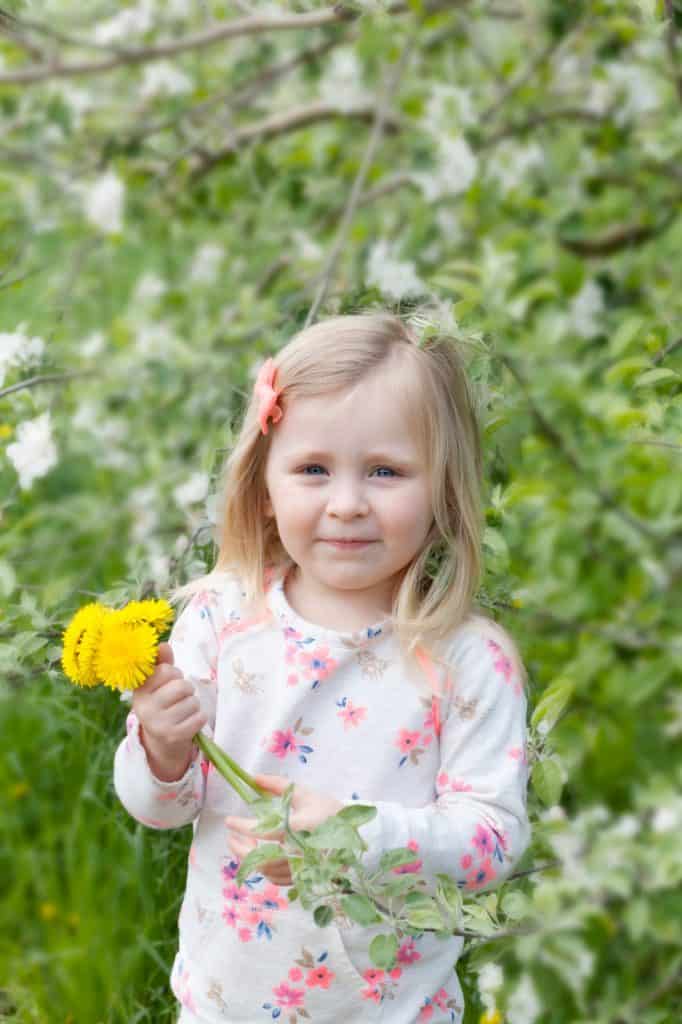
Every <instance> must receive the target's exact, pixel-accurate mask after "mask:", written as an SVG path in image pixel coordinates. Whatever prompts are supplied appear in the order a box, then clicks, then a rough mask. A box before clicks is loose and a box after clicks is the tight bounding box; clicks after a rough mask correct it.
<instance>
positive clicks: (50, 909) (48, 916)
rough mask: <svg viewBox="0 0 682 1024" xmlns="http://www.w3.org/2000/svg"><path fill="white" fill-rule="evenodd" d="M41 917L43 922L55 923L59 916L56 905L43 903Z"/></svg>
mask: <svg viewBox="0 0 682 1024" xmlns="http://www.w3.org/2000/svg"><path fill="white" fill-rule="evenodd" d="M40 916H41V917H42V919H43V921H54V919H55V917H56V916H57V908H56V906H55V905H54V903H41V904H40Z"/></svg>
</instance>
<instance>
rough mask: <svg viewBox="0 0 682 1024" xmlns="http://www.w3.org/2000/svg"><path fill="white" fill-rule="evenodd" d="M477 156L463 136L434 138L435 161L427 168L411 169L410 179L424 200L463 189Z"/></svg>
mask: <svg viewBox="0 0 682 1024" xmlns="http://www.w3.org/2000/svg"><path fill="white" fill-rule="evenodd" d="M477 170H478V158H477V157H476V154H475V153H474V152H473V150H472V149H471V147H470V146H469V143H468V142H467V141H466V139H465V138H464V137H463V136H459V137H458V138H451V137H448V136H444V137H442V138H440V139H439V140H438V163H437V164H436V167H435V168H434V169H433V170H431V171H412V172H411V174H410V177H411V179H412V180H413V181H414V182H415V183H416V184H417V185H418V186H419V187H420V188H421V190H422V192H423V194H424V198H425V199H426V200H427V201H428V202H432V201H433V200H434V199H439V198H440V197H441V196H443V195H458V194H459V193H460V192H465V191H466V190H467V189H468V188H469V185H471V183H472V181H473V180H474V178H475V177H476V173H477Z"/></svg>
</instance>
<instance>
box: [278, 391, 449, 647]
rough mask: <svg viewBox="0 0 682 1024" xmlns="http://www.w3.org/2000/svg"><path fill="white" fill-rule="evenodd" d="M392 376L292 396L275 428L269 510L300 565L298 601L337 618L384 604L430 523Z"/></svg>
mask: <svg viewBox="0 0 682 1024" xmlns="http://www.w3.org/2000/svg"><path fill="white" fill-rule="evenodd" d="M391 383H392V382H391V379H390V378H389V379H388V380H387V378H386V376H384V377H378V376H377V375H375V374H372V375H370V376H368V378H367V379H366V380H365V381H362V382H361V383H360V384H359V385H357V386H356V387H354V388H353V389H351V390H344V391H336V392H333V393H331V394H326V395H322V396H319V397H316V398H297V399H296V400H294V401H293V402H290V403H289V404H288V405H287V407H286V411H285V414H284V416H283V418H282V420H281V421H280V422H279V423H278V424H277V425H276V426H274V427H272V428H271V429H272V441H271V446H270V450H269V452H268V457H267V462H266V467H265V483H266V487H267V491H268V496H269V500H268V502H267V506H266V507H267V513H268V514H269V515H274V517H275V520H276V523H277V529H278V532H279V536H280V539H281V541H282V544H283V545H284V547H285V549H286V551H287V553H288V555H289V556H290V558H291V559H292V560H293V561H294V562H295V563H296V565H297V566H298V567H299V569H298V573H297V585H298V594H299V598H301V597H302V598H303V599H304V600H305V601H306V602H307V604H308V607H319V608H320V610H321V614H323V615H325V614H326V615H327V616H329V615H330V614H335V613H336V612H338V617H339V621H340V620H341V619H342V618H343V614H344V612H345V615H346V618H347V619H348V618H349V617H351V618H352V617H353V613H355V615H356V616H357V615H363V614H364V615H365V617H367V616H371V615H372V614H377V615H378V614H379V613H380V615H383V614H385V613H386V612H388V611H390V608H391V601H392V597H393V593H394V589H395V587H396V585H397V584H398V583H399V582H400V580H401V578H402V576H403V574H404V570H405V569H406V567H407V566H408V564H409V563H410V562H411V561H412V559H413V558H414V556H415V555H416V554H417V553H418V552H419V551H420V550H421V549H422V547H423V545H424V543H425V541H426V537H427V535H428V533H429V530H430V528H431V524H432V522H433V511H432V507H431V493H430V486H429V472H428V467H427V466H426V465H425V463H424V458H423V455H422V453H421V451H420V450H419V448H418V445H417V442H416V440H415V439H414V438H413V436H412V434H411V432H410V430H409V427H408V422H407V418H406V416H405V414H404V412H403V409H404V402H403V400H402V399H401V398H399V396H398V391H397V389H396V387H391ZM398 383H399V382H398ZM339 542H346V543H339ZM338 628H342V627H341V626H339V627H338Z"/></svg>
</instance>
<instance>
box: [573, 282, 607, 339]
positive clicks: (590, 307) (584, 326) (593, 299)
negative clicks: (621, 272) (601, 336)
mask: <svg viewBox="0 0 682 1024" xmlns="http://www.w3.org/2000/svg"><path fill="white" fill-rule="evenodd" d="M603 310H604V298H603V295H602V290H601V288H600V287H599V285H598V284H596V282H595V281H586V282H585V284H584V285H583V286H582V288H581V289H580V291H579V292H578V294H577V295H576V296H575V297H574V298H573V301H572V302H571V306H570V309H569V311H568V324H569V326H570V328H571V330H573V331H575V333H576V334H579V335H580V337H581V338H591V337H592V336H593V335H595V334H598V333H599V331H600V330H601V326H600V323H599V319H598V317H599V314H600V313H602V312H603Z"/></svg>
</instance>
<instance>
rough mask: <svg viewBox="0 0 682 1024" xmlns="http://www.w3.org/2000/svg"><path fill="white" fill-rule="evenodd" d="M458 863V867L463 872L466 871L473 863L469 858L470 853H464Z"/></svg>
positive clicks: (471, 858) (472, 859)
mask: <svg viewBox="0 0 682 1024" xmlns="http://www.w3.org/2000/svg"><path fill="white" fill-rule="evenodd" d="M459 863H460V866H461V867H463V868H464V870H465V871H466V870H467V868H470V867H471V865H472V864H473V863H474V858H473V857H472V856H471V854H470V853H465V854H464V855H463V856H462V858H461V860H460V862H459Z"/></svg>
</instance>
